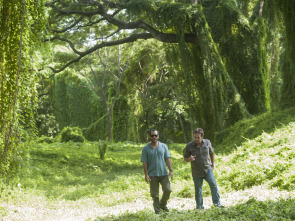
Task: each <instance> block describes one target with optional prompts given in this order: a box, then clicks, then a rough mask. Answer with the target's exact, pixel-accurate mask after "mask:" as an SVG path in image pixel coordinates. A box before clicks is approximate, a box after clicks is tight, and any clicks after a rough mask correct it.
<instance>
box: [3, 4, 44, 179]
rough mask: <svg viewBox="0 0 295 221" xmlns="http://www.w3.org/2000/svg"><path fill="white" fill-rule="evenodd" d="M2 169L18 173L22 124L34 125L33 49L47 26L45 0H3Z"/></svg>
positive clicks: (9, 172)
mask: <svg viewBox="0 0 295 221" xmlns="http://www.w3.org/2000/svg"><path fill="white" fill-rule="evenodd" d="M0 5H1V7H0V47H1V48H0V85H1V90H0V157H1V159H0V173H1V174H2V176H1V180H2V179H4V180H5V179H6V178H8V176H9V177H10V178H12V177H15V178H17V171H18V166H19V163H18V162H17V160H18V158H19V156H18V155H19V151H18V145H19V142H20V132H19V131H20V130H21V128H22V127H24V126H23V125H26V127H31V128H32V127H34V119H33V113H34V110H35V108H36V106H35V101H36V97H37V96H36V72H35V71H34V70H35V69H36V62H35V61H34V58H35V53H34V50H35V49H36V46H37V45H38V43H39V38H40V33H41V32H42V30H43V28H44V17H45V16H44V2H43V1H38V2H37V1H21V0H15V1H4V0H1V1H0Z"/></svg>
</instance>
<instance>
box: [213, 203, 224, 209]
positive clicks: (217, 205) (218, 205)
mask: <svg viewBox="0 0 295 221" xmlns="http://www.w3.org/2000/svg"><path fill="white" fill-rule="evenodd" d="M214 206H215V207H219V208H224V206H223V205H221V204H216V205H214Z"/></svg>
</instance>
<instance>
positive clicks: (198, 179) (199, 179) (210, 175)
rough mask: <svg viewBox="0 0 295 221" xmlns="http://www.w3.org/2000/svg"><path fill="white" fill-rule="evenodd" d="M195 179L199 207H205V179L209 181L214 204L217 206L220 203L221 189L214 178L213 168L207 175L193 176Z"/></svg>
mask: <svg viewBox="0 0 295 221" xmlns="http://www.w3.org/2000/svg"><path fill="white" fill-rule="evenodd" d="M193 180H194V183H195V199H196V203H197V208H198V209H204V205H203V194H202V189H203V180H206V181H207V183H208V184H209V187H210V190H211V195H212V201H213V204H214V205H215V206H218V205H220V196H219V191H218V188H217V185H216V181H215V178H214V174H213V170H209V171H208V173H207V174H206V176H205V177H193Z"/></svg>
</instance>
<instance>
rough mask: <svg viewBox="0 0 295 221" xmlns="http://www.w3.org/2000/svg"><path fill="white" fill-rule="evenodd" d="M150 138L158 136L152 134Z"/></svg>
mask: <svg viewBox="0 0 295 221" xmlns="http://www.w3.org/2000/svg"><path fill="white" fill-rule="evenodd" d="M150 136H151V137H158V135H155V134H153V135H150Z"/></svg>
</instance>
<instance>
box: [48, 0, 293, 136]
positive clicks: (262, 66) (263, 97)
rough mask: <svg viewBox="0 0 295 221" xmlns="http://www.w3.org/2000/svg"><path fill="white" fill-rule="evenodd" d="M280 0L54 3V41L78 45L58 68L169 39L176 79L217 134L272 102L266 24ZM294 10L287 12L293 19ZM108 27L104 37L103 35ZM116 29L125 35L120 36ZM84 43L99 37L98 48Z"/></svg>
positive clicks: (199, 121) (197, 122) (197, 121)
mask: <svg viewBox="0 0 295 221" xmlns="http://www.w3.org/2000/svg"><path fill="white" fill-rule="evenodd" d="M272 2H276V1H274V0H268V1H266V0H265V1H264V0H251V1H245V0H236V1H230V0H224V1H218V0H210V1H209V0H202V1H190V0H189V1H185V0H182V1H156V0H146V1H140V0H118V1H106V0H80V1H75V2H74V3H73V2H72V1H66V0H65V1H61V0H55V1H52V2H48V3H47V4H46V6H48V7H49V8H51V9H52V10H50V24H51V26H50V29H51V30H52V33H53V36H52V38H51V39H50V40H51V41H60V42H63V43H66V44H67V45H68V46H69V48H70V49H71V50H72V55H71V56H70V59H69V60H68V61H65V62H64V63H63V64H60V65H59V66H56V67H51V68H52V71H53V72H54V73H58V72H61V71H63V70H64V69H65V68H67V67H69V66H70V65H72V64H73V63H75V62H78V61H80V60H81V59H84V58H85V56H87V55H88V54H90V53H93V52H95V51H97V50H99V49H100V48H103V47H108V46H113V45H118V44H124V43H128V42H134V41H136V40H140V39H143V40H146V39H151V38H153V39H156V40H159V41H161V42H164V43H167V45H168V48H170V49H168V50H167V51H168V53H170V54H167V55H168V56H170V57H172V59H170V60H171V65H173V63H174V64H178V65H181V67H182V68H181V71H180V72H179V74H178V76H177V78H175V79H177V82H175V84H176V85H177V87H178V88H179V90H178V92H180V93H177V94H181V96H180V97H182V98H184V99H185V100H186V102H187V104H188V105H189V110H188V111H189V113H190V114H191V117H192V120H193V119H194V123H193V124H194V125H193V126H201V127H204V128H205V129H206V131H207V132H208V133H209V135H212V134H213V133H214V132H215V131H216V130H221V129H222V128H224V127H225V126H228V125H230V124H232V123H234V122H236V121H238V120H240V119H242V118H243V117H245V116H249V114H259V113H263V112H265V111H267V110H269V109H270V77H269V64H268V60H267V58H268V57H267V54H266V53H267V47H268V44H269V43H268V42H269V41H267V24H266V23H267V22H269V21H270V20H271V19H270V18H271V16H269V14H268V17H263V15H264V10H265V8H266V9H267V10H269V9H270V5H271V3H272ZM286 2H290V1H286ZM289 4H291V3H289ZM287 5H288V4H287ZM291 6H292V5H291ZM281 8H282V9H284V8H285V9H286V8H287V7H285V5H282V6H281ZM289 14H290V13H289ZM289 14H288V13H287V12H286V13H285V15H286V16H287V17H286V16H285V17H286V18H285V21H289V20H288V19H289V18H290V15H289ZM265 18H267V19H265ZM98 33H99V34H98ZM102 33H103V34H104V37H103V38H97V36H101V34H102ZM114 35H119V36H120V39H118V40H113V36H114ZM83 42H91V47H90V48H86V47H85V44H83ZM171 54H172V55H171ZM289 54H290V53H289ZM177 56H178V57H177ZM289 57H290V56H289ZM179 58H180V59H179ZM277 58H278V57H277ZM293 94H294V93H293ZM208 133H207V134H208Z"/></svg>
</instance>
